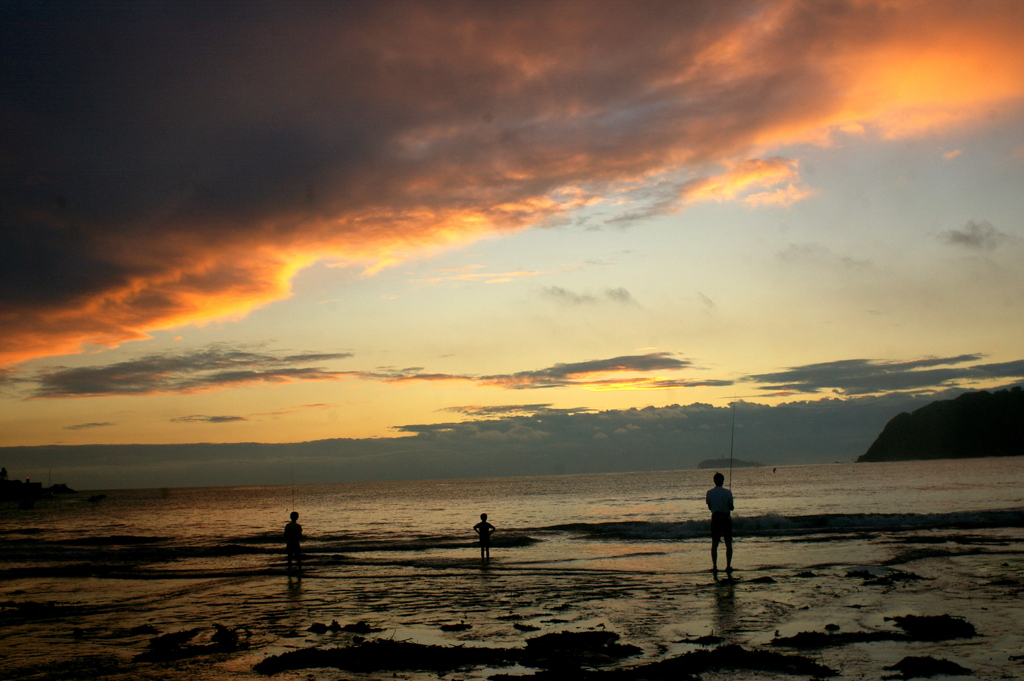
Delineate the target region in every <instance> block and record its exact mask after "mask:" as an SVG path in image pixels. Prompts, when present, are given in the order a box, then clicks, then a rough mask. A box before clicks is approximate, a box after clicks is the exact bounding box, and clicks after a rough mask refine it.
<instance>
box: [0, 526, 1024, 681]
mask: <svg viewBox="0 0 1024 681" xmlns="http://www.w3.org/2000/svg"><path fill="white" fill-rule="evenodd" d="M707 548H708V547H707V542H706V541H697V540H693V541H683V542H678V541H673V542H667V541H666V542H658V541H648V542H636V543H631V544H619V545H616V546H615V547H609V546H602V545H601V544H600V543H597V542H584V543H576V544H573V543H571V542H567V543H565V544H563V545H560V546H558V547H548V548H547V549H545V550H544V551H538V550H536V549H524V548H509V549H496V550H495V552H494V558H493V559H492V560H491V561H490V564H489V565H486V566H483V565H481V563H480V561H479V559H478V558H477V557H476V554H475V550H474V549H473V548H472V547H467V549H466V550H443V551H442V550H438V551H427V552H421V553H419V554H416V555H402V554H392V555H385V554H372V553H369V554H352V555H337V554H320V555H317V554H313V555H310V556H309V557H308V560H307V564H306V571H305V574H304V575H303V576H302V577H301V578H299V577H298V576H296V575H291V576H289V575H286V574H285V573H284V567H283V556H280V557H276V556H265V555H256V556H240V557H237V558H233V559H230V560H228V559H221V560H220V561H219V562H211V561H206V560H202V559H199V558H196V559H187V560H179V561H174V562H172V563H168V564H161V563H147V562H145V561H143V560H136V559H138V558H139V556H135V559H133V558H132V555H133V554H132V553H131V551H127V553H125V554H124V555H121V556H120V557H118V549H117V548H116V547H112V548H111V554H110V560H109V561H106V562H105V563H102V564H101V563H91V564H77V565H64V566H61V567H60V569H59V570H51V571H50V572H47V571H46V570H35V571H32V570H27V571H26V570H8V571H6V574H5V575H4V583H3V586H2V587H0V602H2V604H3V605H2V609H0V636H2V651H3V652H2V653H0V655H2V659H0V663H2V664H0V669H2V671H0V679H44V678H45V679H52V678H66V679H97V678H103V679H118V680H120V679H256V678H261V679H262V678H268V676H266V675H264V674H263V673H261V671H258V670H257V668H256V667H257V665H259V664H260V663H262V662H264V661H265V660H267V659H268V658H275V656H281V655H282V654H285V653H289V652H293V651H302V650H305V649H309V648H314V647H317V648H321V649H329V648H335V647H349V646H367V645H368V644H371V643H372V642H373V641H375V640H391V641H401V642H408V643H411V644H421V645H422V646H431V645H432V646H456V645H458V646H465V647H467V648H470V647H477V646H482V647H489V648H492V649H501V651H513V652H500V654H497V653H496V654H497V655H498V658H500V659H498V658H494V656H492V657H491V658H487V656H483V657H480V656H477V657H473V656H472V655H469V654H468V653H467V655H466V656H465V658H464V661H465V665H466V666H461V665H456V668H455V669H440V670H439V669H437V668H416V666H417V665H421V666H422V665H423V664H424V663H422V662H417V661H416V660H415V659H414V657H415V655H412V654H408V655H407V654H406V653H400V654H392V655H385V656H384V657H385V658H387V659H389V660H393V659H394V658H395V657H396V656H397V657H403V656H406V655H407V656H408V657H409V662H407V663H406V662H401V661H400V663H398V664H397V665H396V664H395V663H392V662H389V663H388V665H390V666H388V665H385V666H387V667H388V668H386V669H381V668H380V663H374V664H377V665H378V667H377V668H371V669H362V670H359V671H349V670H342V669H336V668H333V667H312V668H306V667H300V668H295V669H284V670H283V671H277V672H276V673H275V674H274V675H273V677H272V678H276V679H304V680H306V679H309V678H310V675H312V678H315V679H377V678H381V679H383V678H395V676H393V675H397V678H404V679H424V680H425V679H437V678H438V675H439V673H443V674H444V675H445V678H451V679H455V678H458V679H484V678H490V677H492V676H496V675H502V674H504V675H525V676H527V677H528V676H530V675H538V676H537V677H536V678H538V679H542V678H573V675H578V674H579V673H581V672H578V671H576V668H575V667H574V668H573V669H571V670H568V671H567V670H565V669H563V670H561V671H556V672H546V671H545V668H544V667H543V666H532V665H538V664H544V663H538V662H537V659H538V658H536V656H534V657H533V658H529V657H522V656H521V655H520V653H517V652H514V651H516V650H521V649H524V648H525V647H526V646H527V641H528V640H530V639H535V638H537V637H540V636H542V635H544V634H550V633H557V632H562V631H569V632H611V633H614V634H617V635H618V637H619V638H618V639H617V642H616V643H615V645H623V646H635V647H636V649H637V650H638V651H639V652H636V653H635V654H630V655H624V656H615V655H605V654H603V653H602V654H590V653H586V654H584V653H583V652H581V653H579V655H578V657H579V659H580V660H582V662H581V663H580V664H582V665H583V667H582V668H583V669H587V668H590V669H594V670H604V673H605V675H606V676H608V677H609V678H611V677H612V673H611V670H616V669H618V670H622V669H635V668H639V667H643V666H644V665H650V664H652V663H658V662H660V661H665V660H673V659H676V658H679V657H680V656H684V655H687V654H688V653H693V652H695V651H700V650H714V649H717V648H723V650H724V651H725V652H723V653H722V654H719V655H718V657H716V658H714V659H718V660H719V661H718V662H716V663H714V664H711V666H710V667H708V666H707V665H705V667H703V668H701V669H700V671H699V674H698V676H699V677H700V678H703V679H706V680H713V679H747V678H811V677H812V676H814V675H816V674H815V673H806V670H805V672H797V671H793V670H792V669H791V670H789V671H785V670H780V669H775V670H770V669H769V670H764V669H762V670H759V671H751V669H749V668H739V669H737V668H730V667H729V664H730V663H729V662H728V660H730V659H732V660H735V661H737V662H736V664H741V663H742V661H741V660H740V657H739V656H738V655H739V654H738V653H736V654H733V653H730V652H729V651H736V650H737V649H736V648H728V649H727V648H725V647H726V646H739V647H740V648H741V649H742V650H743V651H748V652H750V653H766V654H767V653H772V654H778V655H787V656H799V657H802V658H805V659H807V660H809V661H811V662H814V663H815V664H818V665H821V666H822V667H825V668H828V669H830V670H832V671H834V672H835V673H836V676H835V678H840V679H845V678H849V679H861V678H872V679H875V678H882V677H884V676H895V677H899V678H903V676H900V675H901V674H902V673H903V672H901V670H900V669H901V668H899V667H896V668H894V669H890V670H886V669H885V668H886V667H893V666H894V665H898V664H899V663H901V661H903V660H904V659H905V658H908V657H910V658H913V657H920V658H932V659H934V660H947V661H949V662H951V663H954V664H956V665H959V666H960V667H962V668H964V669H967V670H970V674H971V676H972V677H973V678H979V679H1002V678H1021V677H1024V659H1022V656H1024V639H1022V633H1021V632H1022V629H1021V627H1020V624H1019V623H1020V622H1022V621H1024V599H1022V595H1024V565H1022V561H1021V557H1022V554H1024V530H1022V529H1021V528H1001V529H988V530H979V531H969V530H968V531H957V530H942V531H922V532H904V533H893V534H887V533H885V532H875V533H860V534H851V535H849V536H829V537H828V538H827V539H826V540H820V541H819V540H818V538H815V537H804V538H799V537H798V538H788V539H778V538H776V539H767V538H766V539H749V540H746V541H742V542H738V544H737V554H736V555H737V559H736V563H737V566H738V568H739V569H738V570H737V571H736V572H735V573H734V575H733V576H732V578H731V579H727V578H726V575H725V574H724V573H720V574H719V575H718V578H717V579H716V578H715V577H714V576H713V575H712V574H711V573H710V572H709V571H707V570H706V569H705V568H704V564H705V563H706V562H709V561H708V557H707ZM556 549H557V550H556ZM612 549H614V550H612ZM560 552H561V553H564V554H565V555H568V556H569V557H568V558H565V559H561V558H557V557H556V556H557V554H559V553H560ZM908 615H914V616H926V617H936V616H940V615H949V616H952V617H953V618H956V619H955V621H956V622H960V621H962V622H965V623H969V625H971V626H972V627H973V628H974V630H975V633H976V635H973V636H966V635H963V633H964V632H963V631H959V632H958V631H956V627H950V626H949V622H950V620H946V626H943V627H939V631H940V632H945V633H943V634H940V635H939V636H940V637H943V638H945V639H946V640H932V639H934V638H935V636H931V637H929V636H924V637H922V636H920V635H917V636H910V635H909V634H908V630H907V628H906V627H905V626H901V625H900V620H894V619H892V618H901V617H905V616H908ZM332 622H337V625H336V626H333V627H332V626H331V625H332ZM939 622H941V620H940V621H939ZM356 623H364V626H363V627H356V628H355V631H352V630H345V627H344V625H354V624H356ZM316 624H319V625H321V626H319V627H315V626H314V625H316ZM904 624H906V623H905V622H904ZM214 625H220V628H217V627H215V626H214ZM452 625H462V626H452ZM351 628H352V627H349V629H351ZM366 628H370V629H380V631H367V630H366ZM177 632H188V633H187V634H183V635H181V636H178V637H177V639H179V640H177V641H176V640H175V637H171V638H170V639H168V638H162V637H166V635H167V634H174V633H177ZM225 632H227V633H225ZM802 634H814V635H813V636H801V635H802ZM949 634H955V636H951V635H949ZM456 652H457V651H456ZM599 652H600V651H599ZM745 654H746V653H744V655H745ZM502 655H503V656H504V657H503V658H502V657H501V656H502ZM588 655H589V657H588ZM719 658H721V659H719ZM367 659H369V658H367ZM496 659H497V660H498V661H497V662H495V660H496ZM692 659H696V658H692ZM708 659H709V660H710V659H712V658H708ZM751 659H753V658H751ZM722 660H725V662H722ZM368 664H369V663H368ZM709 664H710V663H709ZM723 664H724V665H725V666H724V667H723V666H722V665H723ZM403 665H406V666H403ZM445 665H448V666H450V664H449V663H445ZM445 665H442V666H445ZM715 665H717V666H715ZM371 666H372V664H371ZM406 667H408V668H406ZM261 669H263V670H264V671H265V670H266V669H267V667H266V666H265V667H263V668H261ZM645 669H648V670H650V672H649V673H650V674H654V673H655V671H654V668H653V667H651V668H645ZM552 673H554V674H555V676H551V674H552ZM673 673H674V674H676V678H679V673H680V672H679V671H678V670H676V671H674V672H673ZM545 674H547V676H545ZM579 678H584V677H583V676H579ZM587 678H589V677H587ZM594 678H598V677H597V676H594ZM622 678H626V677H622ZM651 678H653V677H651ZM908 678H910V677H908ZM938 678H941V677H938Z"/></svg>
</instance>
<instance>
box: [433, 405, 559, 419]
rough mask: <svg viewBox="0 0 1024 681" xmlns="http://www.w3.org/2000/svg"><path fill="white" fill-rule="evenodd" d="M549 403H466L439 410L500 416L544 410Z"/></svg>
mask: <svg viewBox="0 0 1024 681" xmlns="http://www.w3.org/2000/svg"><path fill="white" fill-rule="evenodd" d="M550 406H551V405H550V404H498V405H488V406H481V405H476V404H472V405H467V406H464V407H445V408H444V409H441V410H440V411H447V412H453V413H456V414H465V415H466V416H474V417H490V416H502V415H507V414H524V413H525V414H536V413H537V412H539V411H543V410H546V409H547V408H548V407H550Z"/></svg>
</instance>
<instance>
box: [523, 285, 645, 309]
mask: <svg viewBox="0 0 1024 681" xmlns="http://www.w3.org/2000/svg"><path fill="white" fill-rule="evenodd" d="M541 293H542V295H544V296H545V297H548V298H553V299H555V300H557V301H558V302H560V303H562V304H565V305H593V304H595V303H599V302H601V301H602V299H601V298H598V297H597V296H595V295H593V294H591V293H574V292H572V291H570V290H568V289H564V288H562V287H561V286H545V287H544V288H543V289H542V290H541ZM604 300H607V301H609V302H613V303H620V304H623V305H630V304H632V305H635V304H636V301H635V300H634V299H633V296H632V295H631V294H630V293H629V291H628V290H626V289H625V288H622V287H619V288H608V289H605V291H604Z"/></svg>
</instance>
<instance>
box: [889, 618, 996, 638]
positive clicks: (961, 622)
mask: <svg viewBox="0 0 1024 681" xmlns="http://www.w3.org/2000/svg"><path fill="white" fill-rule="evenodd" d="M885 619H886V621H892V622H895V624H896V626H897V627H899V628H900V629H902V630H903V631H905V632H907V635H908V636H910V637H911V638H913V639H914V640H915V641H949V640H951V639H954V638H973V637H975V636H977V635H978V632H977V631H976V630H975V628H974V625H973V624H971V623H970V622H968V621H967V620H965V619H964V618H962V617H953V616H952V615H934V616H927V615H905V616H903V617H886V618H885Z"/></svg>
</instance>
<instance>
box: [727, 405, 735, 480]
mask: <svg viewBox="0 0 1024 681" xmlns="http://www.w3.org/2000/svg"><path fill="white" fill-rule="evenodd" d="M731 406H732V430H731V431H730V433H729V489H732V451H733V445H735V444H736V403H735V402H733V403H732V405H731Z"/></svg>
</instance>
